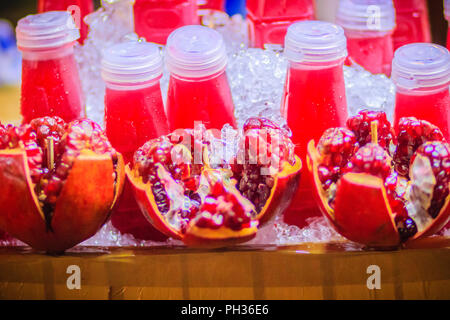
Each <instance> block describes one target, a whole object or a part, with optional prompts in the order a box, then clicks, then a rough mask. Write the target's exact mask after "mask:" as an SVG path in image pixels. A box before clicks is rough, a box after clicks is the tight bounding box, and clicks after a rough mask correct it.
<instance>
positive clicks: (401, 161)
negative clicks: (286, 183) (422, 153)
mask: <svg viewBox="0 0 450 320" xmlns="http://www.w3.org/2000/svg"><path fill="white" fill-rule="evenodd" d="M397 140H398V144H397V148H396V151H395V154H394V163H395V170H396V171H397V172H398V173H399V174H400V175H402V176H407V175H408V173H409V164H410V160H411V157H412V156H413V154H414V152H416V150H417V148H419V147H420V146H421V145H422V144H424V143H425V142H427V141H444V136H443V135H442V132H441V130H439V128H438V127H436V126H435V125H433V124H431V123H429V122H428V121H425V120H418V119H416V118H414V117H406V118H401V119H400V121H399V125H398V135H397Z"/></svg>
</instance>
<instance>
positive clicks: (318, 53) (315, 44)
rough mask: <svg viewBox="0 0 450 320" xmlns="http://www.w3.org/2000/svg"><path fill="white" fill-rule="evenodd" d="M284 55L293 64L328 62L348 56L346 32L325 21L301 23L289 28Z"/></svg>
mask: <svg viewBox="0 0 450 320" xmlns="http://www.w3.org/2000/svg"><path fill="white" fill-rule="evenodd" d="M284 47H285V49H284V55H285V56H286V58H287V59H288V60H289V61H291V62H327V61H335V60H338V59H342V58H344V57H346V56H347V40H346V38H345V35H344V30H343V29H342V28H341V27H340V26H338V25H335V24H332V23H329V22H325V21H315V20H314V21H301V22H296V23H294V24H292V25H290V26H289V28H288V30H287V33H286V37H285V45H284Z"/></svg>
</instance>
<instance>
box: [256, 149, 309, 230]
mask: <svg viewBox="0 0 450 320" xmlns="http://www.w3.org/2000/svg"><path fill="white" fill-rule="evenodd" d="M301 173H302V160H300V158H299V157H298V156H295V163H294V164H293V165H291V164H290V163H289V162H287V161H284V162H283V163H282V170H281V171H280V172H279V173H278V174H276V175H275V177H274V185H273V187H272V189H271V191H270V195H269V198H268V199H267V200H266V204H265V205H264V207H263V208H262V209H261V211H260V212H259V213H258V214H257V216H256V218H255V219H257V220H259V222H260V224H261V225H262V224H264V223H265V222H267V221H270V220H271V219H272V218H273V217H274V216H276V215H279V214H282V213H283V212H284V211H285V210H286V209H287V208H288V206H289V204H290V203H291V200H292V197H293V196H294V194H295V193H296V191H297V188H298V185H299V183H300V178H301Z"/></svg>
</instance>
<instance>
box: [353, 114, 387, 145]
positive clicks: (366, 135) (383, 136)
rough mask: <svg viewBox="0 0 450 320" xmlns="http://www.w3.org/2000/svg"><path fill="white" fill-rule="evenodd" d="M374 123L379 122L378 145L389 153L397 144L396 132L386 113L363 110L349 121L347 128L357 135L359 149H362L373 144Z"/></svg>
mask: <svg viewBox="0 0 450 320" xmlns="http://www.w3.org/2000/svg"><path fill="white" fill-rule="evenodd" d="M374 121H377V124H378V139H377V143H378V144H379V145H380V147H382V148H384V149H385V150H386V151H388V152H389V151H390V149H391V145H392V144H393V143H395V132H394V128H393V127H392V126H391V123H390V122H389V121H388V120H387V117H386V114H385V113H384V112H382V111H372V110H361V111H360V112H359V113H358V114H357V115H356V116H353V117H350V118H349V119H348V120H347V127H348V128H349V129H350V130H352V131H353V133H354V134H355V135H356V140H357V143H358V147H359V148H360V147H364V146H365V145H366V144H367V143H369V142H372V140H371V139H372V138H371V135H370V132H371V129H370V124H371V123H372V122H374Z"/></svg>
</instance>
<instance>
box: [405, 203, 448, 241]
mask: <svg viewBox="0 0 450 320" xmlns="http://www.w3.org/2000/svg"><path fill="white" fill-rule="evenodd" d="M449 222H450V196H448V197H447V199H446V200H445V204H444V206H443V207H442V209H441V211H440V212H439V214H438V215H437V217H436V218H434V219H433V221H432V222H431V223H430V224H429V225H428V226H427V227H426V228H425V229H424V230H422V231H420V232H417V233H416V234H415V235H414V236H413V237H411V238H410V239H408V241H414V240H417V239H419V238H424V237H428V236H432V235H433V234H436V233H438V232H439V231H441V230H442V228H444V227H445V226H446V225H447V224H448V223H449Z"/></svg>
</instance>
